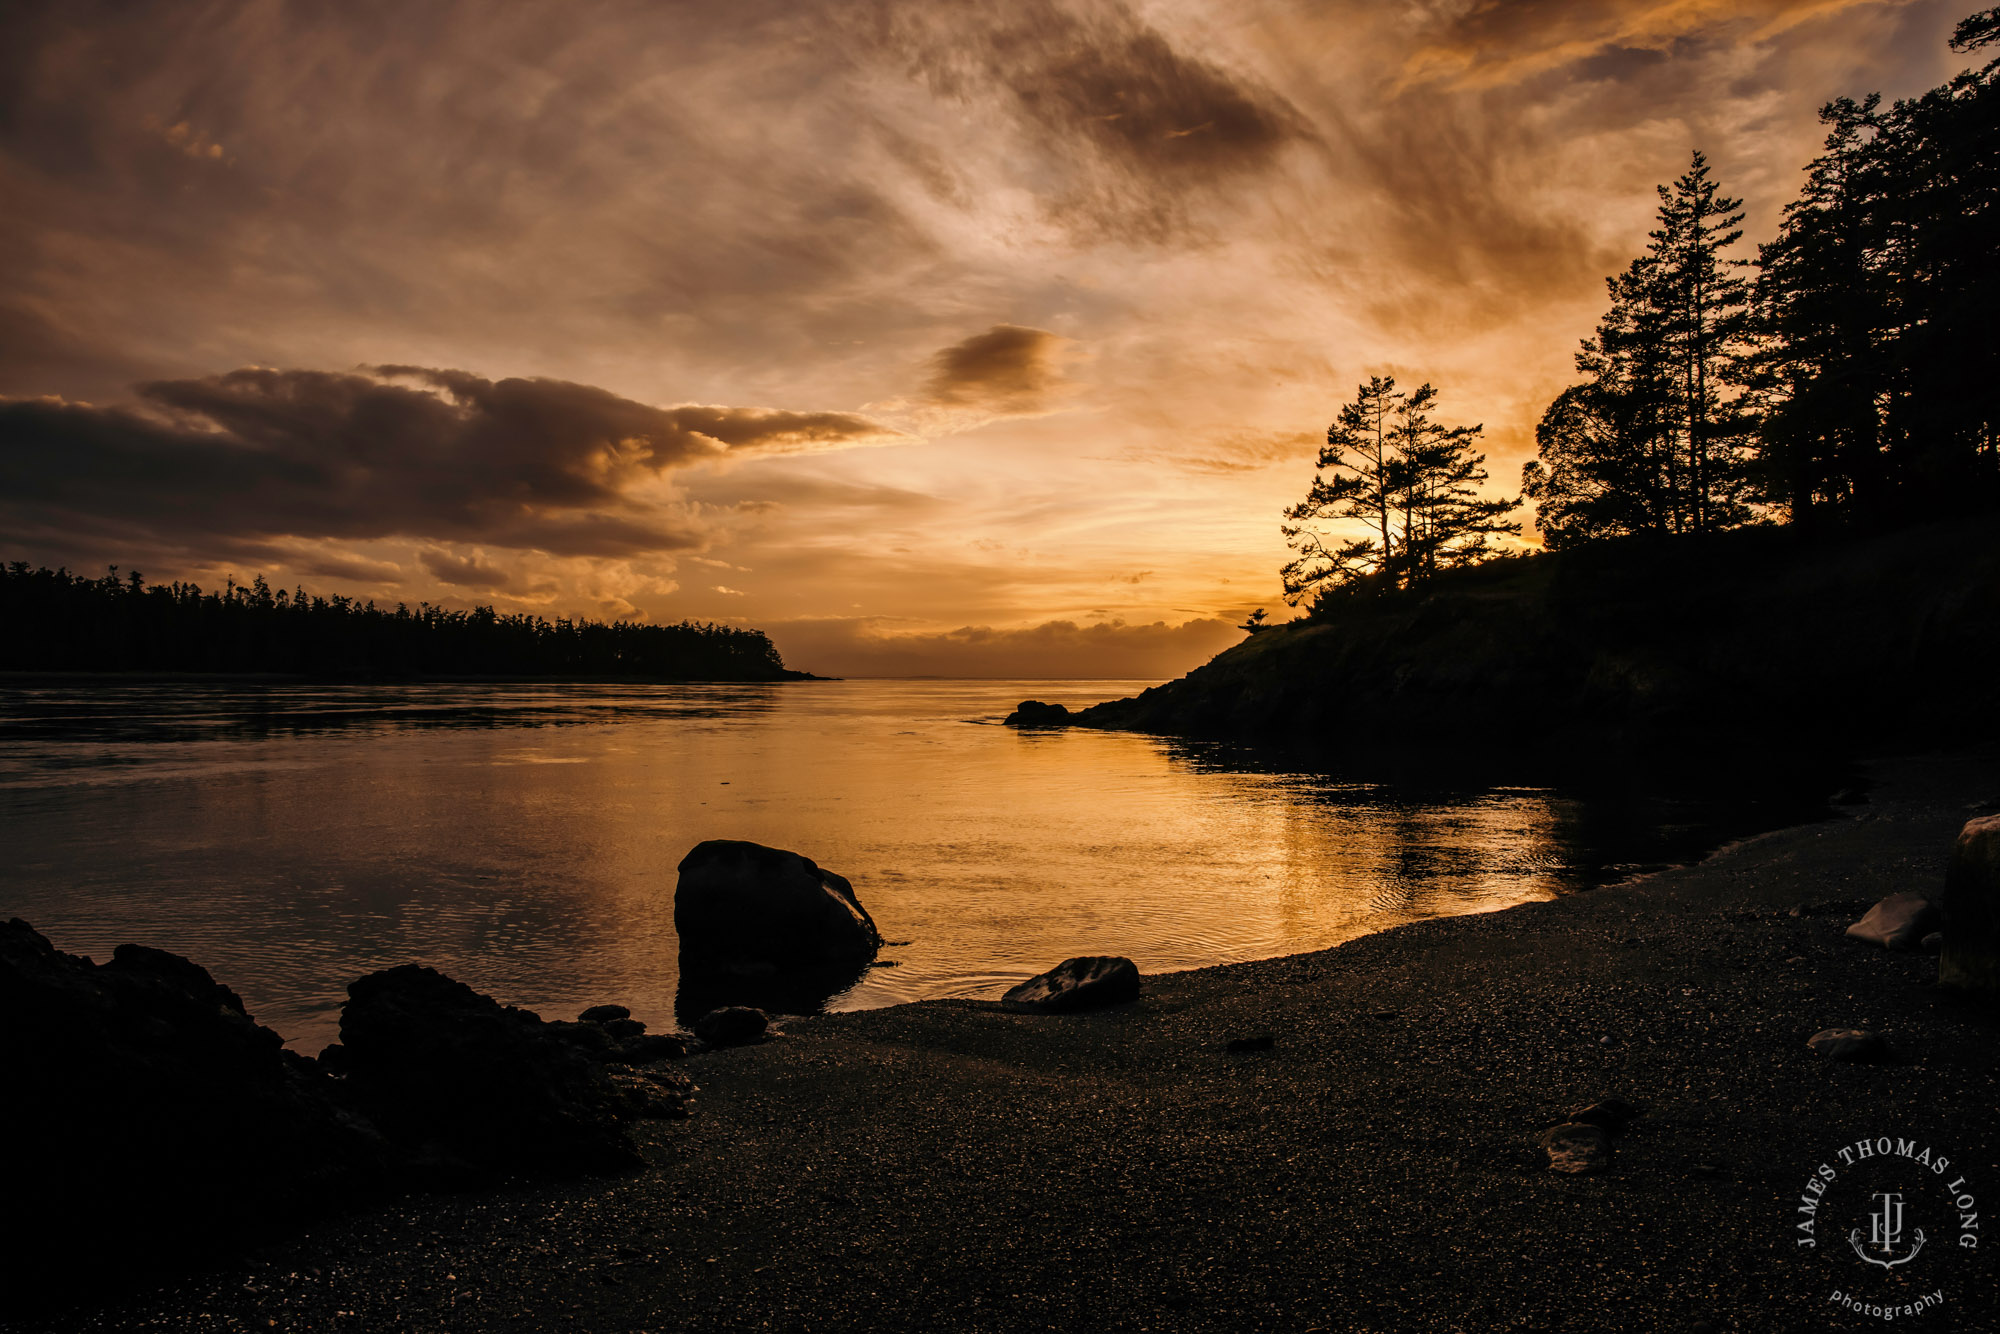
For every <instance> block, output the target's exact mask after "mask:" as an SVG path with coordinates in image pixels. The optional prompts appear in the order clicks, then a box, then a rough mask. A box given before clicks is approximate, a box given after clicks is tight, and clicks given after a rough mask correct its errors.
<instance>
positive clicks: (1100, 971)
mask: <svg viewBox="0 0 2000 1334" xmlns="http://www.w3.org/2000/svg"><path fill="white" fill-rule="evenodd" d="M1138 996H1139V966H1138V965H1137V964H1135V963H1133V962H1132V961H1131V960H1130V959H1125V958H1120V957H1118V956H1116V955H1084V956H1081V957H1079V958H1075V959H1064V960H1063V961H1062V962H1061V963H1059V964H1057V965H1056V966H1055V967H1053V968H1051V969H1049V971H1048V972H1046V973H1042V974H1040V975H1039V976H1036V977H1031V978H1029V979H1028V980H1027V981H1025V982H1023V983H1021V984H1020V985H1019V986H1017V987H1013V988H1010V989H1009V990H1008V992H1007V994H1006V995H1004V996H1002V997H1001V998H1000V1003H1001V1004H1002V1005H1004V1006H1006V1007H1007V1008H1008V1009H1010V1010H1022V1011H1028V1012H1031V1013H1040V1014H1066V1013H1069V1012H1070V1011H1072V1010H1086V1009H1093V1008H1095V1007H1097V1006H1100V1005H1117V1004H1121V1003H1123V1002H1125V1001H1129V1000H1136V999H1138Z"/></svg>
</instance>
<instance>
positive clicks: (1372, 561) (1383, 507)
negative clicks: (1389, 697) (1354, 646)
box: [1280, 375, 1521, 606]
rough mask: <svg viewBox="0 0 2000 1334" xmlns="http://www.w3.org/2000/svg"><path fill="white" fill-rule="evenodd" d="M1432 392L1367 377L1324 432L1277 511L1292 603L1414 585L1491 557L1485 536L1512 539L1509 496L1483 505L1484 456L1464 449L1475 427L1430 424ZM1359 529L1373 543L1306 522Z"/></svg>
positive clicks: (1514, 526)
mask: <svg viewBox="0 0 2000 1334" xmlns="http://www.w3.org/2000/svg"><path fill="white" fill-rule="evenodd" d="M1437 397H1438V395H1437V390H1435V389H1434V388H1432V387H1431V386H1430V385H1428V384H1426V385H1423V386H1420V387H1419V388H1418V389H1417V390H1416V391H1415V392H1414V393H1408V394H1406V393H1403V392H1402V391H1400V390H1398V389H1397V388H1396V381H1395V380H1394V379H1393V378H1392V377H1388V376H1379V375H1378V376H1373V377H1371V378H1370V379H1369V381H1368V383H1367V384H1364V385H1362V386H1360V387H1359V388H1358V389H1357V390H1356V391H1355V397H1354V401H1353V402H1351V403H1347V404H1343V405H1342V407H1341V409H1340V412H1339V415H1338V416H1337V417H1336V418H1335V420H1334V423H1333V425H1332V426H1330V427H1328V428H1327V433H1326V447H1325V448H1323V449H1321V450H1320V452H1319V460H1318V464H1317V468H1316V471H1315V472H1314V475H1313V480H1312V486H1311V488H1310V489H1309V490H1308V491H1307V493H1306V498H1305V499H1304V500H1302V501H1300V502H1299V503H1298V504H1296V505H1293V506H1292V507H1290V508H1289V509H1287V510H1286V511H1285V519H1286V521H1287V522H1286V523H1285V524H1283V525H1282V526H1281V531H1282V532H1283V533H1284V535H1285V540H1286V542H1287V543H1288V544H1289V545H1290V546H1291V548H1292V549H1293V550H1294V551H1296V552H1298V553H1299V554H1298V555H1297V556H1296V557H1295V558H1294V559H1293V560H1291V561H1290V562H1288V563H1287V564H1286V565H1285V567H1284V569H1283V570H1282V571H1281V572H1280V573H1281V574H1282V576H1283V579H1284V587H1285V600H1286V601H1287V602H1290V603H1292V604H1293V605H1294V606H1296V605H1297V604H1299V603H1300V602H1302V601H1305V600H1306V599H1308V598H1313V599H1315V600H1317V599H1318V598H1320V597H1322V596H1324V595H1326V594H1327V593H1329V592H1332V591H1334V590H1353V589H1357V588H1364V587H1372V588H1377V589H1382V590H1387V589H1392V588H1409V587H1414V586H1416V585H1418V584H1421V583H1423V582H1424V581H1426V580H1428V579H1430V578H1432V577H1434V576H1435V575H1437V574H1438V573H1439V572H1440V571H1441V570H1448V569H1453V568H1456V567H1458V566H1462V565H1469V564H1472V563H1474V562H1476V561H1478V560H1480V559H1482V558H1483V557H1484V556H1486V555H1487V554H1489V553H1490V551H1491V549H1492V546H1491V542H1490V541H1489V539H1490V538H1491V537H1492V536H1493V535H1495V534H1498V533H1519V532H1520V531H1521V525H1520V524H1519V523H1516V522H1512V521H1510V520H1508V519H1507V517H1506V516H1507V515H1508V514H1510V513H1511V512H1513V511H1514V510H1516V509H1518V508H1520V504H1521V502H1520V501H1519V500H1518V499H1515V500H1505V499H1485V498H1482V497H1481V496H1480V495H1479V491H1478V488H1479V485H1480V484H1481V483H1483V482H1485V481H1486V480H1487V475H1486V466H1485V465H1486V456H1485V455H1483V454H1475V453H1473V452H1472V448H1473V444H1474V443H1475V442H1476V441H1477V440H1478V438H1479V434H1480V431H1481V430H1482V428H1481V427H1478V426H1442V425H1440V424H1438V423H1437V422H1435V421H1433V420H1432V419H1431V416H1430V413H1431V410H1432V409H1433V408H1435V407H1436V406H1437ZM1324 519H1351V520H1358V521H1360V522H1362V523H1365V524H1366V525H1367V526H1368V527H1369V528H1370V529H1371V530H1373V532H1374V534H1375V535H1374V536H1373V537H1355V538H1349V539H1346V540H1337V539H1333V538H1330V537H1328V536H1327V535H1326V534H1323V533H1321V532H1319V531H1318V530H1317V529H1314V528H1310V527H1307V526H1306V525H1308V524H1310V523H1313V522H1315V521H1318V520H1324Z"/></svg>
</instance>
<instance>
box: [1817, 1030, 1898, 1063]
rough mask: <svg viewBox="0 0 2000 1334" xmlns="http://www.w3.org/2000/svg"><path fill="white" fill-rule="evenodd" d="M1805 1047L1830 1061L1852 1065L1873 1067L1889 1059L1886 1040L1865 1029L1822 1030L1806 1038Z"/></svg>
mask: <svg viewBox="0 0 2000 1334" xmlns="http://www.w3.org/2000/svg"><path fill="white" fill-rule="evenodd" d="M1806 1045H1807V1046H1808V1047H1811V1048H1812V1049H1813V1050H1814V1051H1816V1052H1818V1053H1819V1054H1820V1055H1822V1056H1824V1057H1826V1058H1827V1059H1828V1060H1830V1061H1845V1062H1847V1063H1849V1064H1852V1065H1875V1064H1879V1063H1880V1062H1882V1061H1886V1060H1888V1059H1889V1043H1888V1040H1887V1039H1886V1038H1884V1037H1883V1036H1882V1035H1881V1034H1880V1033H1876V1032H1871V1031H1870V1030H1868V1029H1865V1028H1823V1029H1821V1030H1820V1031H1819V1032H1817V1033H1815V1034H1813V1035H1812V1036H1811V1037H1809V1038H1807V1039H1806Z"/></svg>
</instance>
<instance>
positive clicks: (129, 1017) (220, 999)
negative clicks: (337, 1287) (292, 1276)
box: [0, 920, 389, 1302]
mask: <svg viewBox="0 0 2000 1334" xmlns="http://www.w3.org/2000/svg"><path fill="white" fill-rule="evenodd" d="M0 1088H3V1089H4V1090H5V1092H4V1097H0V1144H5V1145H6V1146H7V1150H8V1163H7V1168H6V1172H5V1200H6V1212H7V1215H8V1220H9V1224H10V1228H9V1230H10V1232H11V1233H12V1235H13V1240H12V1241H11V1242H10V1243H9V1244H8V1245H7V1247H6V1248H5V1250H4V1254H0V1265H4V1266H5V1268H6V1270H7V1271H9V1272H8V1273H7V1274H6V1278H5V1281H4V1283H0V1300H5V1301H8V1302H18V1301H20V1300H22V1299H24V1298H25V1297H28V1296H31V1295H32V1294H34V1293H35V1292H37V1291H43V1290H47V1289H51V1288H54V1287H57V1286H59V1285H61V1284H62V1283H63V1282H65V1281H66V1280H67V1279H68V1278H70V1277H71V1276H73V1275H74V1273H75V1272H76V1271H77V1269H78V1268H79V1267H81V1268H83V1269H85V1270H87V1271H89V1272H91V1273H93V1274H98V1275H101V1274H102V1273H103V1272H105V1271H112V1272H121V1271H124V1270H128V1269H132V1268H143V1267H145V1266H146V1265H148V1264H150V1263H157V1262H164V1261H169V1260H173V1259H176V1258H178V1257H181V1256H185V1255H187V1254H190V1253H197V1252H201V1251H205V1250H210V1249H213V1248H216V1247H219V1246H226V1245H228V1244H229V1243H230V1242H232V1241H233V1240H235V1239H237V1238H239V1237H240V1236H242V1235H244V1234H246V1233H248V1232H253V1231H257V1230H261V1229H263V1228H265V1227H268V1226H270V1225H272V1224H274V1223H276V1222H280V1221H283V1220H287V1219H292V1218H297V1217H300V1216H303V1215H306V1214H310V1213H314V1212H317V1211H319V1210H322V1209H324V1208H326V1207H328V1206H331V1205H335V1204H338V1203H342V1202H344V1201H346V1200H348V1199H350V1198H352V1197H354V1196H355V1195H356V1194H357V1193H359V1192H360V1191H362V1190H363V1189H365V1188H366V1187H367V1185H368V1184H369V1183H371V1182H373V1181H374V1180H376V1179H377V1178H378V1177H379V1176H380V1175H381V1173H382V1171H383V1169H384V1167H385V1166H386V1163H387V1161H388V1158H389V1154H388V1151H387V1146H386V1145H385V1144H384V1142H383V1139H382V1137H381V1136H380V1135H379V1134H377V1133H376V1132H375V1130H374V1128H373V1127H371V1126H370V1125H368V1124H367V1123H366V1122H365V1121H363V1120H362V1119H361V1118H359V1117H357V1116H354V1115H353V1114H351V1113H350V1112H348V1111H346V1110H344V1109H343V1108H342V1107H340V1106H339V1105H338V1104H337V1103H336V1101H335V1099H334V1097H333V1085H332V1081H331V1080H328V1079H327V1078H326V1077H325V1076H324V1075H323V1074H322V1073H321V1072H320V1071H319V1069H318V1068H317V1067H316V1066H315V1064H314V1063H313V1062H312V1061H310V1060H308V1059H306V1058H304V1057H301V1056H298V1055H296V1054H294V1053H292V1052H288V1051H286V1050H285V1049H284V1045H283V1041H282V1039H280V1038H279V1036H278V1035H277V1034H276V1033H274V1032H272V1031H271V1030H270V1029H268V1028H264V1027H262V1026H260V1025H259V1024H257V1023H256V1022H255V1021H254V1020H253V1019H252V1018H251V1016H250V1015H249V1013H248V1012H247V1011H246V1010H245V1009H244V1007H243V1002H242V1001H241V1000H240V999H238V997H237V995H236V993H235V992H233V991H231V990H230V989H229V988H228V987H225V986H222V985H221V984H219V983H217V982H216V981H215V980H214V979H213V978H212V977H210V976H209V974H208V972H207V970H206V969H204V968H202V967H200V966H199V965H197V964H195V963H192V962H190V961H189V960H187V959H184V958H182V957H180V956H179V955H176V954H169V953H167V952H166V951H164V950H156V949H147V948H144V947H142V946H137V945H121V946H119V947H118V949H117V950H116V951H115V952H114V953H113V955H112V957H111V961H110V962H109V963H105V964H94V963H93V962H91V961H90V960H89V959H85V958H80V957H78V956H75V955H71V954H64V953H62V952H61V951H59V950H57V949H56V948H55V947H54V946H53V945H51V944H50V943H49V942H48V940H46V939H45V938H44V937H43V936H41V935H40V934H39V933H38V932H36V931H35V930H34V929H33V928H32V927H30V926H29V925H28V924H27V923H26V922H23V921H19V920H15V921H11V922H9V923H7V924H6V926H4V927H0Z"/></svg>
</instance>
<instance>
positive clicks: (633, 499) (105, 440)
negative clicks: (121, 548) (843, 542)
mask: <svg viewBox="0 0 2000 1334" xmlns="http://www.w3.org/2000/svg"><path fill="white" fill-rule="evenodd" d="M895 438H899V437H898V434H897V433H896V432H894V431H892V430H890V429H889V428H887V427H884V426H882V425H880V424H878V423H876V422H874V421H871V420H869V419H868V418H865V417H860V416H855V415H852V414H848V413H838V412H788V411H781V410H776V409H769V408H732V407H714V406H706V405H684V406H680V407H672V408H656V407H650V406H648V405H646V404H643V403H635V402H633V401H631V400H630V399H625V398H621V397H619V396H618V395H616V394H612V393H609V392H607V391H606V390H603V389H598V388H595V387H593V386H590V385H582V384H572V383H569V382H567V381H561V380H547V379H503V380H498V381H495V380H488V379H485V378H482V377H480V376H477V375H473V374H471V373H469V372H465V371H457V370H436V369H430V368H424V367H412V366H382V367H376V368H373V369H369V370H359V371H351V372H327V371H302V370H267V369H246V370H237V371H231V372H229V373H227V374H224V375H214V376H208V377H204V378H201V379H190V380H161V381H154V382H151V383H148V384H144V385H141V386H140V387H139V402H138V403H137V404H136V405H131V406H111V407H98V406H93V405H91V404H87V403H70V402H64V401H61V400H56V399H32V400H20V399H14V400H4V401H0V496H4V499H0V513H4V514H6V516H7V518H8V520H9V523H10V526H11V527H12V529H13V530H14V531H16V532H22V531H28V530H32V529H33V528H35V527H38V526H43V527H61V526H76V525H81V526H83V527H86V528H89V529H92V530H94V531H98V532H101V533H103V534H104V535H105V536H106V537H111V536H113V535H115V534H117V533H119V532H121V531H122V532H124V533H126V534H127V535H128V536H130V537H133V538H145V539H149V540H154V541H158V540H163V539H166V540H172V541H174V542H178V543H182V544H187V545H193V544H198V543H200V542H202V541H204V540H215V539H220V540H224V541H236V540H241V539H246V538H253V539H255V538H261V539H271V538H279V537H292V538H307V539H313V538H335V539H344V540H368V539H377V538H388V537H405V538H429V539H437V540H444V541H453V542H469V543H479V544H483V545H485V546H491V547H500V548H512V549H517V550H535V551H542V552H547V553H551V554H554V555H564V556H622V555H632V554H637V553H646V552H664V551H681V550H688V549H691V548H695V547H698V546H700V545H701V544H702V542H703V541H704V530H703V527H702V525H701V523H700V521H699V519H698V518H697V517H696V516H695V515H694V514H693V513H692V512H691V511H689V510H688V509H687V508H686V507H685V506H677V505H676V504H674V503H673V501H672V500H671V498H663V496H662V495H661V494H660V492H659V491H658V489H657V488H649V487H648V486H647V485H646V484H647V483H651V482H655V481H658V480H659V479H660V478H662V476H663V475H664V474H666V473H667V472H669V471H670V470H673V469H679V468H686V467H689V466H691V465H694V464H698V463H703V462H712V461H715V460H718V459H721V458H724V457H728V456H738V455H741V456H753V457H754V456H758V455H774V454H789V453H797V452H807V451H817V450H825V449H831V448H839V447H843V446H852V445H859V444H873V443H880V442H883V441H886V440H890V439H895ZM424 564H425V565H426V567H427V568H428V569H430V570H431V572H432V573H433V574H434V575H435V576H436V577H438V578H439V579H440V580H442V581H443V582H446V583H450V584H454V585H460V586H467V587H486V588H497V587H502V586H504V585H505V584H506V582H507V576H506V574H505V573H504V572H502V571H500V570H497V569H488V568H486V567H483V566H475V565H473V564H471V563H468V562H467V561H465V560H463V559H462V558H457V557H451V556H444V555H435V554H428V555H426V556H425V557H424Z"/></svg>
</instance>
